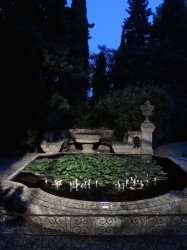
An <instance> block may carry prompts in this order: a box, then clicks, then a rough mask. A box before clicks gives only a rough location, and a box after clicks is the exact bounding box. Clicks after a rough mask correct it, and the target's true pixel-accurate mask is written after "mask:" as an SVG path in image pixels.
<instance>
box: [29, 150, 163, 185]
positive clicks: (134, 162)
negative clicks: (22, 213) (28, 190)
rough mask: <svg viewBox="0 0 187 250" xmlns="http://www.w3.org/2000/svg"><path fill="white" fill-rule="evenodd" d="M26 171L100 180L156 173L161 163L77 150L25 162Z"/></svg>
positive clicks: (121, 179) (65, 178)
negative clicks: (72, 152) (27, 163)
mask: <svg viewBox="0 0 187 250" xmlns="http://www.w3.org/2000/svg"><path fill="white" fill-rule="evenodd" d="M25 171H28V172H31V173H35V174H36V173H38V174H40V175H42V176H43V177H48V178H52V179H59V180H60V179H62V180H63V181H64V182H68V181H73V180H75V179H76V178H77V179H78V180H79V181H88V179H91V181H95V180H98V182H99V183H103V184H107V183H115V182H117V181H118V180H120V181H124V180H125V179H126V178H129V177H130V176H132V175H136V176H137V178H139V179H145V178H147V174H148V176H149V177H153V176H156V175H158V174H159V172H160V171H161V167H160V166H159V165H156V163H154V162H143V161H142V160H138V159H133V158H130V157H119V156H112V155H93V154H77V155H64V156H60V157H56V158H53V159H47V158H42V159H38V160H35V161H33V162H31V163H30V164H29V165H27V167H26V169H25Z"/></svg>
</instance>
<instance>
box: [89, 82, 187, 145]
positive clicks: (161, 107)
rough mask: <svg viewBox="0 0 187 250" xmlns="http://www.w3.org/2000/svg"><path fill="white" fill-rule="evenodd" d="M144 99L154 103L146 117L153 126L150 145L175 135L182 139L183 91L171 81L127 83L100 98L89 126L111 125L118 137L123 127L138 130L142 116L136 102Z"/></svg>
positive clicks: (184, 110) (184, 105)
mask: <svg viewBox="0 0 187 250" xmlns="http://www.w3.org/2000/svg"><path fill="white" fill-rule="evenodd" d="M171 86H172V87H171ZM147 99H149V100H150V102H151V104H153V105H154V106H155V111H154V113H153V117H151V118H150V119H151V120H152V121H153V123H154V124H155V126H156V130H155V132H154V140H153V142H154V146H158V145H160V144H162V143H164V142H165V143H166V142H169V141H172V140H173V141H174V140H176V138H181V139H182V134H183V136H186V135H185V134H184V131H185V125H184V124H185V123H186V119H185V117H186V115H187V114H186V109H184V107H186V106H187V99H186V94H185V91H183V89H181V88H179V87H176V86H175V83H173V85H172V83H169V84H165V85H158V83H155V82H149V83H147V82H145V83H144V84H140V85H139V86H133V85H129V86H128V87H126V88H125V89H124V90H121V91H115V92H114V93H113V94H110V95H108V96H106V97H104V98H102V99H100V100H99V101H98V102H97V104H96V105H95V107H94V109H93V111H92V116H91V117H89V119H90V120H92V125H93V126H98V127H101V126H102V125H103V126H105V127H108V128H112V129H114V130H115V134H116V135H117V136H118V137H122V136H123V134H124V133H125V132H126V131H127V130H129V131H131V130H139V129H140V125H141V122H142V121H143V119H144V118H143V116H142V115H141V111H140V105H142V103H144V102H145V101H146V100H147ZM181 110H183V112H182V113H181ZM171 121H173V122H172V123H171ZM180 131H183V132H180Z"/></svg>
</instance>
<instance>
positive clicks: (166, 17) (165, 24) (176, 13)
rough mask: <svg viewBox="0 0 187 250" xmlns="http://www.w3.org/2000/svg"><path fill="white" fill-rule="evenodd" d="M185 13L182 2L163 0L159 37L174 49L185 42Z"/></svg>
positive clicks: (186, 32)
mask: <svg viewBox="0 0 187 250" xmlns="http://www.w3.org/2000/svg"><path fill="white" fill-rule="evenodd" d="M186 34H187V12H186V8H185V4H184V0H164V3H163V5H162V12H161V23H160V37H161V39H162V40H169V41H170V42H171V43H172V45H173V46H175V47H178V48H179V47H181V46H182V47H184V46H185V43H186V42H187V35H186Z"/></svg>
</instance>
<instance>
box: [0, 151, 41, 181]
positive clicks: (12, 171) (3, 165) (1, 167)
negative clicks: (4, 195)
mask: <svg viewBox="0 0 187 250" xmlns="http://www.w3.org/2000/svg"><path fill="white" fill-rule="evenodd" d="M36 156H37V154H34V153H33V154H29V153H28V154H25V155H19V156H18V155H17V156H16V155H11V156H0V181H6V180H10V179H12V178H13V177H14V176H15V175H16V174H17V173H18V172H19V171H20V170H22V169H23V168H24V167H25V166H26V165H27V164H28V163H29V162H30V161H31V160H33V159H35V157H36Z"/></svg>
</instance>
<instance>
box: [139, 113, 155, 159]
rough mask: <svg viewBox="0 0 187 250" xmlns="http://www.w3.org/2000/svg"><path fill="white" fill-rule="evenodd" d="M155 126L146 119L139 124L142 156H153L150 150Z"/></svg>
mask: <svg viewBox="0 0 187 250" xmlns="http://www.w3.org/2000/svg"><path fill="white" fill-rule="evenodd" d="M154 129H155V126H154V124H153V123H152V122H150V121H149V120H148V118H146V120H145V121H144V122H143V123H142V124H141V131H142V147H141V151H142V154H153V149H152V135H153V131H154Z"/></svg>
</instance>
